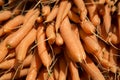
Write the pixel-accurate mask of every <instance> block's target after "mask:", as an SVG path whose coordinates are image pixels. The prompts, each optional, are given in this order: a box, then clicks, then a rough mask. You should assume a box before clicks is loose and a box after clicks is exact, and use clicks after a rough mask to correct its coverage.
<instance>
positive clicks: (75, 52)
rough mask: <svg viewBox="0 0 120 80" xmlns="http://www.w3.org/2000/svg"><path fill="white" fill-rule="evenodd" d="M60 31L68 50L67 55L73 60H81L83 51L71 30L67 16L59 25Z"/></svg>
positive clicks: (83, 54)
mask: <svg viewBox="0 0 120 80" xmlns="http://www.w3.org/2000/svg"><path fill="white" fill-rule="evenodd" d="M60 33H61V36H62V38H63V40H64V42H65V45H66V47H67V49H68V51H69V54H68V55H69V56H70V58H71V59H72V60H73V61H75V62H82V61H83V60H84V59H85V57H86V55H85V51H84V49H83V46H82V44H81V41H80V40H79V39H78V38H77V36H75V34H74V32H73V31H72V29H71V24H70V22H69V19H68V17H66V18H65V19H64V20H63V22H62V24H61V26H60ZM73 47H74V48H73Z"/></svg>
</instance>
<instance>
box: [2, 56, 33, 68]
mask: <svg viewBox="0 0 120 80" xmlns="http://www.w3.org/2000/svg"><path fill="white" fill-rule="evenodd" d="M32 57H33V55H32V54H30V55H28V56H27V57H26V58H25V60H24V61H23V67H27V66H29V65H30V63H31V61H32ZM16 63H17V62H16V59H14V58H12V59H9V60H5V61H3V62H1V63H0V69H10V68H13V67H14V66H15V65H16Z"/></svg>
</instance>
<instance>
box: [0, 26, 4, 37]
mask: <svg viewBox="0 0 120 80" xmlns="http://www.w3.org/2000/svg"><path fill="white" fill-rule="evenodd" d="M3 34H4V31H3V28H0V36H2V35H3Z"/></svg>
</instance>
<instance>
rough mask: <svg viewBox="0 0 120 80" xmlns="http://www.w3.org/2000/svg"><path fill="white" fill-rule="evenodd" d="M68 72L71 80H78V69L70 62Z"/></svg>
mask: <svg viewBox="0 0 120 80" xmlns="http://www.w3.org/2000/svg"><path fill="white" fill-rule="evenodd" d="M69 70H70V74H71V78H72V80H80V77H79V72H78V69H77V67H76V66H75V63H74V62H72V61H70V64H69Z"/></svg>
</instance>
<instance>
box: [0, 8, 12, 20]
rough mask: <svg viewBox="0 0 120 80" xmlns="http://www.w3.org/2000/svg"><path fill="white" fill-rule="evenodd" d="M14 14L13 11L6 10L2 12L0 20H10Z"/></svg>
mask: <svg viewBox="0 0 120 80" xmlns="http://www.w3.org/2000/svg"><path fill="white" fill-rule="evenodd" d="M11 16H12V12H11V11H8V10H5V11H3V12H1V13H0V22H2V21H5V20H8V19H9V18H10V17H11Z"/></svg>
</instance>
